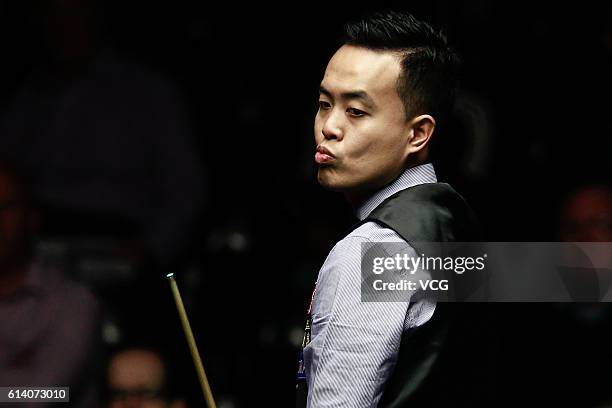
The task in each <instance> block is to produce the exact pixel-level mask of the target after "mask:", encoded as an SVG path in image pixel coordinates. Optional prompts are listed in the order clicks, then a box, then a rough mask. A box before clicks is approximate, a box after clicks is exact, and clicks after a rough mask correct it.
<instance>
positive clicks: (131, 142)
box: [0, 0, 203, 264]
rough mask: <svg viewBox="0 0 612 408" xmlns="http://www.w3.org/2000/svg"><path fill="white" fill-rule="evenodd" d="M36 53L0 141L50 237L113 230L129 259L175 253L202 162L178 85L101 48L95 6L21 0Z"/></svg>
mask: <svg viewBox="0 0 612 408" xmlns="http://www.w3.org/2000/svg"><path fill="white" fill-rule="evenodd" d="M29 1H30V2H32V3H33V4H37V5H38V7H39V8H40V10H39V11H40V13H35V14H33V16H36V17H31V18H32V19H34V21H33V22H32V23H33V25H34V27H32V29H33V32H34V34H35V35H36V36H38V37H39V38H40V42H41V48H42V49H43V52H42V55H41V57H42V59H41V61H40V64H39V66H38V67H37V68H36V69H35V70H34V71H33V72H32V73H31V74H30V75H29V76H28V77H27V78H26V81H25V83H23V84H22V85H21V86H20V87H19V89H18V90H17V92H16V95H15V96H14V98H13V99H12V101H11V102H10V103H9V105H8V107H7V109H6V112H5V113H4V115H3V117H2V122H1V123H0V129H1V131H0V149H1V151H2V152H3V154H4V155H5V157H9V158H10V159H11V160H12V161H13V162H14V163H15V164H18V165H19V166H20V167H21V168H22V169H23V170H24V171H26V172H27V174H28V175H29V176H30V177H31V179H32V182H33V193H34V194H35V196H36V198H37V199H38V200H39V201H40V202H41V204H42V205H44V209H45V210H46V211H47V212H48V213H49V214H51V216H49V217H47V222H48V224H46V225H47V226H49V225H50V227H49V231H50V232H52V233H56V234H59V235H65V234H67V233H68V234H74V235H78V236H81V235H85V236H90V235H93V236H96V235H101V236H109V235H110V236H111V237H114V238H116V239H117V240H118V242H119V243H120V244H119V245H118V247H119V251H118V252H119V254H120V255H124V256H126V257H128V258H133V259H134V262H135V263H136V264H138V263H141V262H142V261H144V260H152V261H154V262H156V263H158V264H164V263H167V262H169V261H170V260H172V259H173V258H175V257H176V256H178V254H180V252H181V250H182V249H183V248H184V247H185V246H186V245H187V242H188V237H189V235H190V233H191V232H192V231H191V228H192V227H193V224H194V221H195V220H196V218H197V215H198V212H199V209H200V206H201V203H202V191H201V190H202V184H203V182H202V169H201V166H200V161H199V158H198V157H197V155H196V148H195V146H194V141H193V140H192V136H193V135H192V132H191V129H190V126H189V124H188V122H189V121H188V120H187V114H186V112H185V110H184V109H183V104H182V98H181V97H180V96H179V92H178V91H177V89H176V87H175V86H174V85H173V84H172V83H171V82H169V81H167V80H165V79H164V78H163V77H162V76H160V75H157V74H156V73H154V72H152V71H151V70H149V69H147V68H145V67H144V66H141V65H138V64H134V63H132V62H128V61H126V60H124V59H123V58H120V57H119V56H118V55H117V54H116V53H114V52H113V51H111V50H110V49H109V47H107V46H105V44H104V42H103V36H102V32H103V30H102V29H101V27H100V26H101V24H102V21H103V18H102V16H103V12H104V7H103V6H104V3H102V2H100V1H97V0H68V1H67V0H29Z"/></svg>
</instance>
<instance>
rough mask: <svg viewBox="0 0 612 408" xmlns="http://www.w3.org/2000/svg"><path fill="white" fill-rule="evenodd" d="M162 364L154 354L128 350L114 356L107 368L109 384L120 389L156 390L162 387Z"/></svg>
mask: <svg viewBox="0 0 612 408" xmlns="http://www.w3.org/2000/svg"><path fill="white" fill-rule="evenodd" d="M163 381H164V368H163V363H162V362H161V360H160V359H159V357H157V356H156V355H155V354H154V353H152V352H148V351H144V350H143V351H140V350H130V351H126V352H123V353H120V354H118V355H117V356H115V357H114V358H113V359H112V361H111V364H110V367H109V382H110V384H111V385H112V386H114V387H120V388H139V387H151V388H157V387H160V386H162V385H163Z"/></svg>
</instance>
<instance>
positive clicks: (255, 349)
mask: <svg viewBox="0 0 612 408" xmlns="http://www.w3.org/2000/svg"><path fill="white" fill-rule="evenodd" d="M56 3H57V4H60V3H62V2H59V1H57V2H43V1H34V0H28V1H20V2H7V1H5V2H2V3H0V4H1V5H0V46H1V48H0V49H1V50H2V64H1V65H0V108H2V109H3V111H7V110H8V109H9V108H10V106H11V103H12V102H11V101H12V99H13V97H14V95H15V93H16V92H18V90H19V88H20V86H21V84H23V83H24V81H27V80H28V78H29V75H31V73H33V72H37V70H40V69H41V67H43V68H44V67H46V66H47V65H48V62H49V61H50V60H51V59H52V56H51V55H50V54H49V51H48V49H47V48H46V46H45V41H44V35H45V34H43V33H44V30H41V28H40V27H41V24H42V22H44V21H46V20H45V19H46V17H48V14H47V13H50V11H49V10H51V9H53V7H59V6H57V4H56ZM76 3H79V2H76ZM81 3H85V4H87V3H91V4H94V3H93V2H81ZM49 7H51V8H49ZM381 8H398V9H403V10H407V11H410V12H412V13H414V14H416V15H417V16H419V17H421V18H424V19H427V20H428V21H430V22H431V23H433V24H434V25H437V26H442V27H445V28H446V32H447V34H448V37H449V39H450V42H451V44H452V45H453V46H454V47H455V48H456V49H457V51H458V52H459V53H460V54H461V56H462V59H463V82H462V90H461V93H460V95H461V97H460V100H461V101H463V102H461V103H462V104H463V105H462V106H463V110H458V111H457V114H456V115H455V118H454V120H453V121H452V122H451V123H450V126H449V127H448V128H447V129H446V130H445V131H441V132H440V134H439V137H440V138H443V139H442V141H441V143H443V144H444V147H443V148H442V149H441V151H440V155H439V157H438V159H437V165H438V166H437V170H438V173H439V174H438V175H439V179H441V180H443V181H448V182H450V183H451V184H453V185H454V186H456V188H457V189H458V190H459V191H460V192H461V193H462V194H463V195H464V196H465V197H466V198H467V199H468V201H469V202H470V203H471V204H472V205H473V207H474V208H475V209H476V211H477V213H478V214H479V216H480V218H481V220H482V223H483V225H484V227H485V229H486V232H487V238H488V240H490V241H539V240H542V241H547V240H550V241H554V240H557V227H556V225H557V222H558V219H557V210H558V208H559V205H560V203H561V199H562V197H563V196H564V195H565V194H567V193H568V192H569V191H571V189H572V188H574V187H575V186H577V185H580V184H583V183H588V182H604V183H609V181H610V177H609V176H610V174H612V173H610V167H611V164H610V162H611V160H610V158H611V153H612V146H611V142H610V140H611V137H610V136H612V133H611V125H610V120H609V117H610V114H611V113H612V101H611V99H610V95H611V94H610V82H611V79H610V72H611V70H610V68H611V67H612V64H611V63H612V6H610V3H608V2H604V1H583V2H565V3H563V2H555V3H552V2H551V3H535V2H532V1H512V2H509V1H507V2H487V1H478V0H472V1H464V2H455V1H449V0H447V1H429V2H414V1H412V2H409V1H404V2H385V3H384V4H383V3H381V2H377V4H376V5H375V6H374V4H373V2H365V1H353V2H348V3H347V2H335V1H329V2H287V3H285V4H282V5H277V4H274V5H273V4H266V3H262V2H257V3H247V2H244V3H241V2H236V1H223V2H203V1H195V0H192V1H170V0H148V1H144V0H137V1H129V2H126V1H118V0H115V1H107V2H106V1H105V2H104V3H103V4H96V5H95V6H92V7H91V9H89V10H93V11H91V15H92V16H93V19H92V21H93V23H92V24H93V26H95V30H96V33H97V34H96V36H97V37H96V38H97V39H98V40H99V42H98V43H97V44H98V45H97V47H98V49H99V50H102V49H103V50H112V52H113V54H114V55H115V56H116V57H117V58H118V59H121V60H123V61H129V63H130V64H134V65H135V66H139V67H142V69H143V70H146V71H147V72H154V73H155V75H159V76H160V77H162V78H164V80H166V81H168V82H171V83H173V84H174V85H175V86H176V87H177V89H179V90H180V93H181V95H182V98H183V102H184V105H183V106H184V111H185V114H186V115H187V117H188V118H189V123H190V125H191V129H192V133H193V136H194V143H195V146H196V150H197V155H198V157H199V158H200V160H201V162H202V170H201V171H202V175H203V177H204V180H205V189H204V191H205V195H204V201H203V204H202V206H201V211H200V212H199V214H198V216H197V217H195V218H194V219H193V224H192V226H193V228H192V230H191V231H190V234H189V238H188V239H187V240H186V241H185V243H184V244H183V245H182V247H181V248H180V250H179V251H178V252H177V253H176V254H174V256H173V257H172V258H171V259H169V260H166V261H165V262H163V263H161V264H160V263H156V262H144V263H142V264H139V267H138V268H137V269H138V270H139V271H138V272H137V273H136V275H135V276H134V277H130V278H129V279H127V280H121V279H115V278H113V277H112V276H110V275H109V276H108V278H106V277H105V275H104V271H103V270H101V271H100V276H99V277H98V278H96V279H93V280H88V279H86V278H84V277H83V274H82V273H80V272H79V271H78V268H75V267H74V263H70V262H68V263H67V266H66V268H67V269H68V270H69V271H70V273H71V274H72V275H73V276H74V277H75V279H79V280H81V281H83V282H85V283H86V284H88V285H89V286H90V287H92V289H93V290H94V292H95V293H96V294H97V295H98V297H99V298H100V300H101V302H102V304H103V305H104V306H105V310H106V314H105V324H112V325H113V327H116V328H118V329H119V330H120V333H121V338H122V339H123V340H126V339H129V340H130V341H135V342H138V341H143V342H154V343H157V344H161V345H162V347H163V348H164V350H165V351H166V352H167V353H168V354H169V355H171V356H174V357H175V359H176V361H177V363H178V366H179V367H180V369H178V370H177V371H176V372H175V373H173V374H172V375H173V377H175V379H177V381H178V382H180V383H182V384H183V388H184V391H185V392H186V393H187V394H188V395H190V396H191V398H192V399H193V401H195V404H196V405H197V404H200V403H201V400H200V399H199V398H200V397H199V395H198V392H199V391H198V385H197V383H196V381H195V372H194V370H193V369H192V367H191V365H190V361H189V356H188V354H187V347H186V344H185V342H184V339H183V337H182V336H183V335H182V332H181V330H180V327H179V326H178V316H176V314H175V310H174V304H173V301H172V298H171V297H170V292H169V289H168V288H167V287H166V285H167V283H166V282H165V279H164V275H165V273H167V272H168V271H174V272H176V274H177V277H178V282H179V285H180V286H181V289H182V290H183V291H184V296H185V298H186V300H187V308H188V312H189V315H190V317H191V321H192V325H193V326H194V330H195V335H196V338H197V340H198V342H199V344H200V347H201V349H200V351H201V354H202V356H203V359H204V364H205V366H206V368H207V372H208V374H209V377H210V381H211V385H212V389H213V391H214V392H215V395H216V396H217V398H218V399H220V400H221V399H223V400H226V401H233V403H234V405H233V406H288V405H290V404H292V400H293V388H294V374H295V373H294V372H295V361H296V351H297V348H296V344H295V339H296V338H297V339H298V341H299V340H300V331H301V327H302V324H303V312H304V308H305V307H306V304H307V301H308V298H309V295H310V291H311V290H312V286H313V284H314V281H315V279H316V274H317V272H318V268H319V266H320V265H321V263H322V261H323V260H324V257H325V255H326V254H327V251H328V250H329V249H330V248H331V246H332V245H333V243H334V242H335V241H336V240H337V239H338V238H339V237H341V234H342V233H343V232H344V231H345V230H346V229H347V228H349V227H350V226H351V224H352V222H353V221H354V220H353V219H352V215H351V209H350V207H349V206H348V205H347V204H345V203H344V201H343V200H342V197H340V196H338V195H336V194H333V193H329V192H325V191H323V190H322V189H320V188H319V187H318V186H317V184H316V179H315V168H314V165H313V153H314V142H313V135H312V120H313V117H314V112H315V105H316V104H315V102H316V95H317V93H316V91H317V86H318V83H319V81H320V79H321V76H322V73H323V71H324V69H325V65H326V63H327V61H328V59H329V57H330V56H331V55H332V53H333V52H334V50H335V48H336V46H337V44H336V42H335V38H336V35H337V33H338V31H339V30H340V28H341V25H342V23H343V22H344V21H346V20H347V19H349V18H352V17H355V16H357V15H360V14H362V13H364V12H366V11H369V10H373V9H381ZM60 21H62V20H61V19H60ZM85 64H86V63H85ZM116 98H117V101H120V100H121V99H122V94H121V92H120V91H119V92H117V94H116ZM465 112H471V114H469V115H468V114H465ZM475 135H477V136H475ZM142 136H145V137H146V135H142ZM176 182H177V183H180V182H181V180H176ZM42 208H43V216H46V220H45V222H46V223H45V225H46V226H47V227H46V228H45V229H44V230H43V234H42V237H43V238H44V239H47V240H49V241H53V240H54V239H57V238H56V237H58V236H61V237H65V236H67V235H68V236H69V235H70V234H72V233H74V228H72V227H71V226H70V222H63V221H62V220H64V219H65V218H62V217H67V216H66V212H65V211H64V212H63V213H62V215H61V216H60V215H57V213H56V212H54V211H51V210H49V211H47V212H45V207H44V203H42ZM54 217H56V218H55V219H54ZM79 217H80V218H79V219H80V220H82V219H86V220H90V221H91V225H92V227H91V234H92V235H95V234H96V233H97V230H96V228H95V226H96V225H99V220H98V219H97V218H96V217H98V216H97V215H96V214H90V215H87V214H85V216H83V215H82V214H80V215H79ZM69 218H70V217H69V216H68V219H69ZM84 225H85V226H84V227H83V224H81V227H82V228H81V229H80V230H79V231H78V234H79V236H80V235H82V233H83V230H85V232H87V228H89V227H88V224H87V223H85V224H84ZM63 228H64V230H63ZM75 251H76V252H77V253H78V250H74V251H73V252H71V253H74V252H75ZM143 265H144V266H143ZM563 316H564V315H562V314H560V313H558V311H556V310H555V309H554V308H551V307H549V306H545V305H544V306H543V305H538V306H536V305H517V306H512V307H510V306H508V308H507V309H504V311H503V313H500V314H499V315H497V316H493V319H492V321H493V323H494V324H496V326H495V327H494V328H493V329H491V326H489V323H491V322H489V323H487V324H483V327H480V328H479V329H482V330H489V331H488V332H487V333H488V334H486V335H485V336H489V337H491V338H496V339H497V340H499V342H498V343H496V345H495V346H490V347H489V348H488V349H487V350H488V351H487V352H490V353H491V354H492V355H494V357H495V358H496V359H497V360H494V361H496V363H492V364H491V365H490V366H489V368H491V367H493V368H498V369H499V370H496V373H495V374H493V373H491V376H488V375H486V373H484V374H483V377H488V378H489V382H491V383H490V384H488V385H486V386H487V387H488V386H490V387H494V386H497V387H498V386H501V387H502V388H503V390H504V391H500V393H499V394H496V396H497V397H498V398H500V399H503V397H502V396H503V395H508V393H509V390H513V392H514V393H515V394H514V396H515V397H517V400H521V397H520V396H523V395H526V393H527V391H526V390H531V391H533V389H539V388H538V387H537V386H534V385H533V383H531V384H529V383H530V381H529V379H534V378H536V377H537V378H538V380H541V381H543V383H548V382H550V383H552V384H556V386H551V387H550V388H546V386H545V385H542V390H546V391H543V393H542V394H541V395H542V397H541V398H542V400H543V401H548V400H547V398H548V397H550V398H551V399H552V400H557V399H563V400H564V401H565V402H566V403H567V402H568V401H575V403H576V404H578V405H576V406H588V405H586V404H589V403H592V402H593V401H591V400H600V399H604V398H605V396H603V394H605V393H604V392H602V391H601V389H598V390H597V391H593V393H590V391H588V390H589V388H588V387H587V386H586V385H585V384H584V383H588V384H592V382H591V377H594V378H598V379H600V380H601V381H602V382H603V383H606V382H607V383H608V384H610V383H611V381H612V376H611V374H610V371H609V368H610V366H605V365H602V364H603V361H604V360H603V359H601V354H597V355H595V356H591V357H589V358H587V357H585V359H584V362H583V365H581V366H580V367H579V368H571V369H568V372H564V374H562V375H561V374H559V367H560V366H561V367H563V366H565V364H564V357H563V354H554V353H551V354H549V356H550V357H547V358H543V359H542V360H541V361H540V360H537V359H536V357H535V356H536V355H539V354H538V353H539V351H543V350H549V349H554V350H556V351H564V352H566V353H570V354H573V353H583V352H584V348H582V349H580V348H578V347H575V346H576V341H581V342H583V343H584V344H586V345H587V348H589V347H588V345H593V344H595V343H597V342H598V341H601V340H602V338H606V337H605V336H606V335H608V330H607V328H606V327H607V326H606V327H598V328H597V329H592V330H591V329H588V330H587V329H584V328H583V327H581V326H579V324H578V323H575V322H571V321H570V320H571V319H570V318H567V319H565V317H563ZM489 317H491V316H489ZM555 319H557V320H558V321H559V323H558V324H557V325H556V326H554V327H555V329H554V330H552V331H551V330H548V329H547V327H549V325H551V324H553V323H551V322H556V321H557V320H555ZM564 319H565V320H564ZM576 325H578V326H576ZM576 327H578V328H576ZM540 331H541V332H547V333H548V336H549V337H542V336H541V334H542V333H541V332H540ZM550 333H554V335H557V334H558V335H559V336H560V337H561V338H553V334H550ZM487 338H488V337H487ZM115 341H119V340H116V339H115ZM107 342H108V341H107ZM110 342H111V343H112V341H110ZM549 342H551V343H552V344H551V343H549ZM559 342H562V343H563V344H564V346H559ZM500 344H501V345H500ZM581 344H582V343H581ZM566 346H567V347H566ZM608 346H609V344H608ZM109 347H110V344H109ZM597 350H599V351H601V349H597ZM606 350H607V348H606ZM92 358H101V357H100V356H92ZM517 359H518V360H517ZM506 360H508V361H506ZM511 360H513V361H511ZM497 361H499V364H497ZM504 361H505V362H506V363H510V362H511V363H513V364H512V365H510V366H509V367H511V368H509V369H508V370H506V369H505V368H503V369H502V368H501V367H504V366H502V365H501V364H502V362H504ZM600 365H602V366H600ZM476 369H478V366H477V367H476ZM466 370H470V368H466ZM587 374H588V378H589V380H585V379H584V378H585V377H584V376H585V375H587ZM515 376H516V377H515ZM525 376H527V377H525ZM561 376H562V377H563V380H564V381H566V383H565V382H561V383H562V384H566V385H567V384H573V385H574V386H575V387H574V388H575V391H576V392H575V393H571V398H574V399H571V398H570V399H569V400H568V399H564V398H565V397H567V394H564V393H565V392H568V391H567V388H565V389H564V388H563V387H561V386H559V384H561V383H559V382H557V381H558V380H559V378H558V377H561ZM493 377H495V378H498V380H495V381H494V380H492V379H491V378H493ZM516 378H519V379H522V380H521V381H517V382H514V381H515V380H516ZM579 379H580V381H579ZM581 381H583V382H584V383H583V382H581ZM493 382H494V383H495V384H492V383H493ZM515 385H516V387H515ZM532 388H533V389H532ZM491 389H493V388H491ZM603 389H605V387H604V388H603ZM489 392H490V393H493V394H495V392H493V391H489ZM598 393H599V394H598ZM510 394H512V392H510ZM584 394H587V395H588V396H586V397H585V396H584ZM544 395H546V396H544ZM581 404H585V405H581ZM500 405H502V402H500Z"/></svg>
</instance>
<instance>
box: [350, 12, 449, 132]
mask: <svg viewBox="0 0 612 408" xmlns="http://www.w3.org/2000/svg"><path fill="white" fill-rule="evenodd" d="M342 43H343V44H347V45H354V46H359V47H365V48H367V49H371V50H375V51H377V50H379V51H392V52H399V53H400V54H401V55H402V56H401V67H402V72H401V74H400V76H399V78H398V84H397V85H398V88H397V90H398V94H399V95H400V97H401V98H402V100H403V102H404V108H405V111H406V118H407V119H410V118H413V117H415V116H417V115H422V114H430V115H432V116H433V117H434V118H435V119H436V120H438V121H439V120H444V119H445V118H446V116H447V115H448V114H449V113H450V110H451V109H452V105H453V102H454V98H455V93H456V88H457V78H458V70H459V57H458V56H457V54H456V53H455V52H454V51H453V50H452V49H451V48H450V47H449V46H448V43H447V39H446V35H445V34H444V33H443V32H442V31H440V30H436V29H434V28H433V27H432V26H430V25H429V24H428V23H426V22H423V21H420V20H417V19H416V18H415V17H414V16H412V15H411V14H408V13H400V12H395V11H388V12H382V13H375V14H372V15H370V16H368V17H365V18H361V19H359V20H355V21H352V22H349V23H347V24H346V26H345V29H344V35H343V37H342Z"/></svg>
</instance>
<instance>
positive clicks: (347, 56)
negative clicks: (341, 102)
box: [321, 45, 400, 98]
mask: <svg viewBox="0 0 612 408" xmlns="http://www.w3.org/2000/svg"><path fill="white" fill-rule="evenodd" d="M399 74H400V56H399V55H398V54H397V53H394V52H389V51H374V50H370V49H367V48H364V47H358V46H353V45H344V46H342V47H341V48H340V49H339V50H338V51H336V53H335V54H334V56H333V57H332V58H331V60H330V61H329V64H327V69H326V70H325V76H324V77H323V81H322V82H321V85H322V86H323V87H325V89H328V90H329V91H330V92H332V93H336V92H337V93H341V92H351V91H355V90H362V91H365V92H367V93H368V94H369V95H370V96H372V97H374V98H376V97H385V96H391V95H394V96H397V81H398V78H399Z"/></svg>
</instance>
